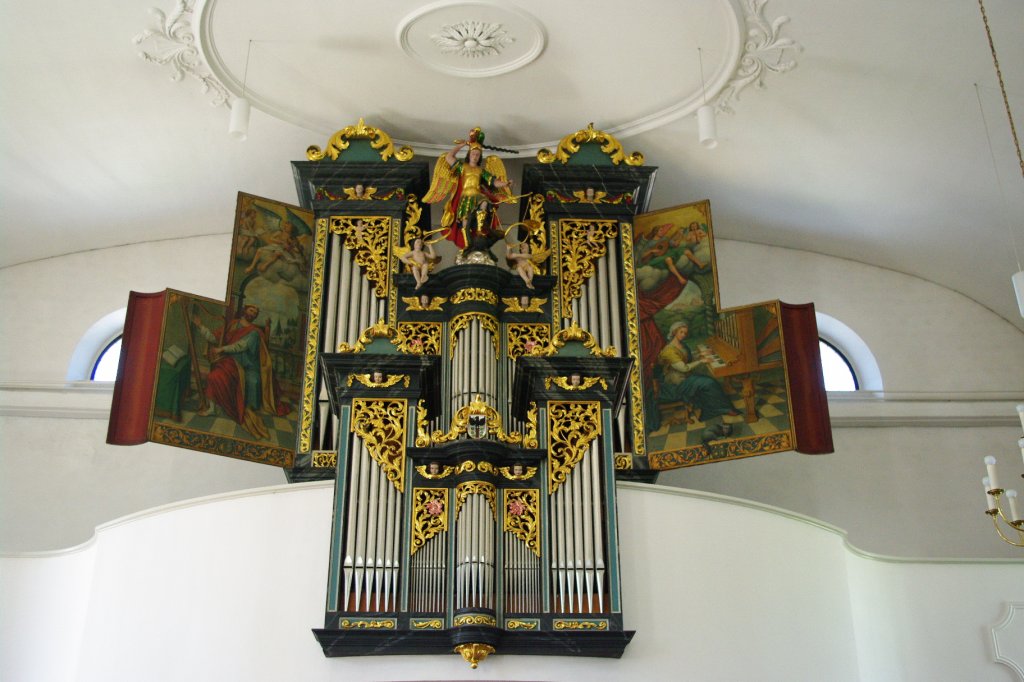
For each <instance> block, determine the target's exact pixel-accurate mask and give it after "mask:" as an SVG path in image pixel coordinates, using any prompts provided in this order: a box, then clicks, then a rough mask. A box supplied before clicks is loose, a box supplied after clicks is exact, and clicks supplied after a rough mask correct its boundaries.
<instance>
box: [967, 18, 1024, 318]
mask: <svg viewBox="0 0 1024 682" xmlns="http://www.w3.org/2000/svg"><path fill="white" fill-rule="evenodd" d="M978 7H979V9H981V20H982V22H984V24H985V36H986V37H987V38H988V49H989V51H990V52H991V53H992V64H993V65H994V66H995V67H996V76H997V77H998V79H999V91H1000V92H1001V93H1002V94H1003V107H1004V108H1005V109H1006V118H1007V119H1008V120H1009V121H1010V135H1011V136H1012V137H1013V145H1014V147H1015V148H1016V150H1017V163H1019V164H1020V174H1021V177H1022V178H1024V157H1022V156H1021V153H1020V140H1019V139H1018V138H1017V128H1016V126H1014V125H1013V113H1012V112H1011V111H1010V100H1009V99H1008V98H1007V96H1006V84H1005V83H1003V71H1002V69H1000V68H999V57H998V56H997V55H996V45H995V43H994V42H992V31H991V29H990V28H989V26H988V15H987V14H986V13H985V3H984V2H983V0H978ZM974 89H975V92H977V90H978V85H977V84H975V85H974ZM978 106H979V107H980V106H981V95H980V94H979V95H978ZM981 117H982V121H983V122H984V119H985V111H984V109H983V110H982V112H981ZM985 135H986V136H988V148H989V152H990V153H992V137H991V135H989V133H988V124H985ZM992 165H993V167H995V165H996V163H995V154H994V153H993V154H992ZM996 179H997V180H998V179H999V173H998V170H997V171H996ZM1000 189H1001V188H1000ZM1007 229H1008V230H1009V232H1010V243H1011V244H1012V245H1013V253H1014V256H1015V257H1016V258H1017V272H1016V273H1015V274H1014V275H1013V276H1012V277H1011V278H1010V281H1012V282H1013V291H1014V294H1015V295H1016V297H1017V307H1018V308H1019V309H1020V314H1021V317H1024V267H1021V264H1020V253H1019V252H1018V251H1017V242H1016V240H1015V239H1014V238H1013V229H1012V228H1010V226H1009V225H1007Z"/></svg>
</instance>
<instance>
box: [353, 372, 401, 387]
mask: <svg viewBox="0 0 1024 682" xmlns="http://www.w3.org/2000/svg"><path fill="white" fill-rule="evenodd" d="M353 381H358V382H359V383H360V384H362V385H363V386H366V387H367V388H388V387H390V386H394V385H395V384H397V383H398V382H400V381H402V382H404V385H405V387H406V388H409V381H410V377H409V375H408V374H388V375H387V377H382V378H380V379H375V378H374V375H373V374H349V375H348V384H347V385H348V386H351V385H352V382H353Z"/></svg>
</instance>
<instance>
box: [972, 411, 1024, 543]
mask: <svg viewBox="0 0 1024 682" xmlns="http://www.w3.org/2000/svg"><path fill="white" fill-rule="evenodd" d="M1017 416H1018V417H1020V425H1021V428H1022V429H1024V404H1022V405H1018V406H1017ZM1017 445H1019V446H1020V453H1021V457H1024V438H1021V439H1020V440H1018V441H1017ZM985 469H986V473H988V476H986V477H985V478H983V479H981V483H982V485H983V486H984V487H985V502H986V503H987V504H988V509H987V511H986V512H985V513H986V514H988V515H989V516H991V517H992V523H994V524H995V526H996V532H997V533H999V537H1000V538H1001V539H1002V540H1003V542H1005V543H1008V544H1011V545H1013V546H1015V547H1024V520H1022V517H1021V514H1020V510H1019V509H1018V507H1017V491H1016V490H1013V489H1010V490H1005V489H1003V488H1000V487H999V479H998V477H997V476H996V458H995V457H991V456H990V457H986V458H985ZM1004 494H1005V495H1006V501H1007V502H1008V503H1009V507H1010V508H1009V509H1008V510H1007V511H1008V512H1009V513H1007V512H1006V511H1003V505H1001V504H1000V503H999V498H1000V497H1001V496H1002V495H1004ZM1000 520H1002V522H1003V524H1004V525H1006V526H1009V527H1010V528H1012V529H1013V530H1015V531H1017V537H1016V540H1014V539H1013V533H1012V531H1011V532H1010V533H1009V534H1007V533H1005V532H1004V531H1003V528H1002V527H1001V526H1000V524H999V521H1000Z"/></svg>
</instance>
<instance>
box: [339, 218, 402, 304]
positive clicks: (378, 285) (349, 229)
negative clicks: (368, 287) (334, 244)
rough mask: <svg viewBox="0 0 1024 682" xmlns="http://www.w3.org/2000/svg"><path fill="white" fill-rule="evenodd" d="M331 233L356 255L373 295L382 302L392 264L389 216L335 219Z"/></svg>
mask: <svg viewBox="0 0 1024 682" xmlns="http://www.w3.org/2000/svg"><path fill="white" fill-rule="evenodd" d="M330 226H331V232H333V233H334V234H337V235H342V236H343V237H344V242H343V243H344V244H345V248H346V249H348V250H349V251H353V252H354V254H355V255H354V260H355V262H356V264H357V265H358V266H359V267H360V268H362V270H363V274H364V275H365V277H366V279H368V280H369V281H370V283H371V284H373V291H374V293H375V294H377V296H378V297H380V298H386V297H387V293H388V265H389V263H390V260H391V241H392V240H391V218H389V217H388V216H332V217H331V218H330Z"/></svg>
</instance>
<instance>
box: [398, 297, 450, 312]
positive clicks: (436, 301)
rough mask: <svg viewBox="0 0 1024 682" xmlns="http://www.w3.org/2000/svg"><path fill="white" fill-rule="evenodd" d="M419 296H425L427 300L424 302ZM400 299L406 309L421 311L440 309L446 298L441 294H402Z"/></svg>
mask: <svg viewBox="0 0 1024 682" xmlns="http://www.w3.org/2000/svg"><path fill="white" fill-rule="evenodd" d="M421 298H426V299H427V302H426V303H424V302H423V301H422V300H421ZM402 301H403V302H404V303H405V308H406V310H412V311H416V312H421V311H427V310H441V305H442V304H444V303H447V301H448V299H447V298H444V297H443V296H422V297H421V296H403V297H402Z"/></svg>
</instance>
